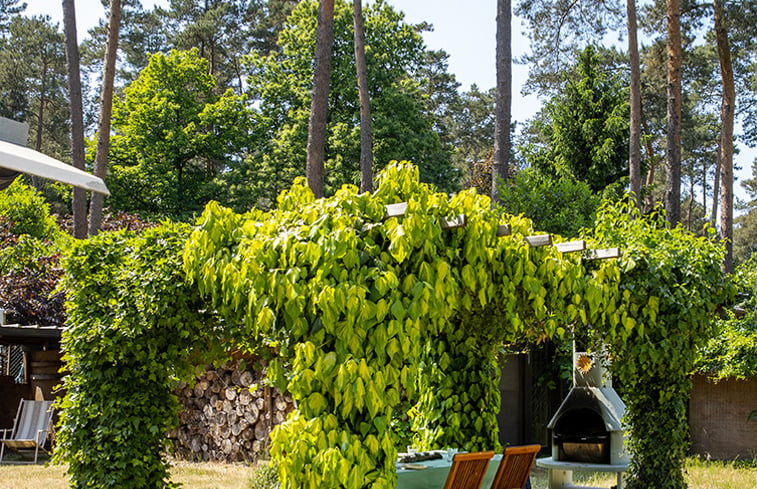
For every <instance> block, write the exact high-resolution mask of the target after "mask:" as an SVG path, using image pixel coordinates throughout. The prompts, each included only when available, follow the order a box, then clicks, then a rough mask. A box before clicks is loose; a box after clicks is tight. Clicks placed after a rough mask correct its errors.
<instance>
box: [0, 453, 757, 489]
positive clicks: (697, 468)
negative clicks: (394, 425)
mask: <svg viewBox="0 0 757 489" xmlns="http://www.w3.org/2000/svg"><path fill="white" fill-rule="evenodd" d="M686 467H687V481H688V483H689V488H690V489H745V488H752V487H757V460H755V461H751V462H741V463H730V462H702V461H699V460H696V459H690V460H689V461H688V462H687V466H686ZM64 472H65V470H64V468H63V467H60V466H47V467H46V466H43V465H0V489H39V488H45V489H68V481H67V478H66V477H65V475H64ZM254 472H255V469H254V468H252V467H250V466H247V465H243V464H219V463H192V462H176V463H175V464H174V468H173V470H172V471H171V473H172V476H173V481H174V482H180V483H182V484H183V487H184V488H185V489H262V488H256V487H253V482H252V481H253V475H254ZM531 480H532V483H533V487H534V489H547V488H548V483H547V471H546V470H544V469H539V468H535V469H534V472H533V473H532V479H531ZM574 483H577V484H581V485H585V486H595V487H611V486H612V485H614V484H615V479H614V477H613V476H608V475H606V474H593V475H592V474H578V473H574ZM266 489H267V488H266Z"/></svg>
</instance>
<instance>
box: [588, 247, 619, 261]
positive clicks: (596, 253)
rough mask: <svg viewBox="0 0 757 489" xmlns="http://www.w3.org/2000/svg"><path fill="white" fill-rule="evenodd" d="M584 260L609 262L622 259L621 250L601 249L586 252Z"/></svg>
mask: <svg viewBox="0 0 757 489" xmlns="http://www.w3.org/2000/svg"><path fill="white" fill-rule="evenodd" d="M584 258H586V259H587V260H608V259H610V258H620V248H600V249H598V250H586V253H585V254H584Z"/></svg>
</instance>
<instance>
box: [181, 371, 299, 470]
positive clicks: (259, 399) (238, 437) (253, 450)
mask: <svg viewBox="0 0 757 489" xmlns="http://www.w3.org/2000/svg"><path fill="white" fill-rule="evenodd" d="M263 378H264V374H263V373H260V372H255V371H250V370H243V371H240V370H239V368H238V366H237V364H236V363H229V364H227V365H225V366H223V367H221V368H219V369H214V368H212V367H208V368H207V369H206V371H205V374H204V375H201V376H200V377H199V378H198V379H197V381H196V382H195V383H194V385H191V384H185V383H182V384H180V385H179V386H178V388H177V390H176V394H177V396H178V398H179V404H180V405H181V408H180V412H179V426H178V427H177V428H175V429H173V430H171V431H170V432H169V433H168V437H169V438H170V439H171V440H172V441H173V444H174V447H175V453H176V456H178V457H181V458H185V459H188V460H204V461H208V460H214V461H224V462H240V461H253V460H258V459H260V458H267V450H268V444H269V435H270V433H271V431H272V430H273V427H274V426H276V425H277V424H279V423H282V422H283V421H284V420H285V419H286V415H287V414H288V413H289V412H290V411H292V410H293V409H294V405H293V402H292V398H291V397H290V396H289V395H286V394H282V393H281V392H280V391H279V390H278V389H275V388H271V387H267V386H265V385H263Z"/></svg>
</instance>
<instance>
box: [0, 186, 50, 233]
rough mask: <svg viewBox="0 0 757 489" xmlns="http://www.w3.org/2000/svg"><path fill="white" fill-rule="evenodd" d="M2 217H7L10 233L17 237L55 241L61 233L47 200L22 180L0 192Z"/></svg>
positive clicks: (0, 212)
mask: <svg viewBox="0 0 757 489" xmlns="http://www.w3.org/2000/svg"><path fill="white" fill-rule="evenodd" d="M0 216H5V218H6V219H7V220H8V223H9V225H10V229H9V230H10V232H11V233H12V234H15V235H17V236H20V235H22V234H28V235H30V236H33V237H35V238H40V239H49V240H55V239H56V238H57V236H58V234H59V232H60V231H59V230H58V226H57V224H56V222H55V218H53V217H52V216H51V215H50V206H49V205H48V204H47V202H45V199H44V198H43V197H42V196H41V195H40V194H39V193H38V192H37V191H36V190H35V189H33V188H31V187H28V186H26V185H24V184H23V183H22V182H21V180H20V179H16V181H14V182H13V183H12V184H11V185H10V187H8V188H7V189H5V190H4V191H2V192H0Z"/></svg>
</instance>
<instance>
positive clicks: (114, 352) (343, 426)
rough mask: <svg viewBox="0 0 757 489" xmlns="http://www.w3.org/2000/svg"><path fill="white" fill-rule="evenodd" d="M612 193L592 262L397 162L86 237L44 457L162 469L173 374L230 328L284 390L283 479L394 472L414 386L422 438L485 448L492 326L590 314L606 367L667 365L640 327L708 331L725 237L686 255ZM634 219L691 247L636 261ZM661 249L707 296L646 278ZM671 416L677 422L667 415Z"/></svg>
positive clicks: (664, 393) (156, 472)
mask: <svg viewBox="0 0 757 489" xmlns="http://www.w3.org/2000/svg"><path fill="white" fill-rule="evenodd" d="M399 203H404V204H406V205H402V206H398V205H397V204H399ZM400 207H401V209H400ZM613 212H614V213H615V214H613ZM624 212H625V211H623V212H622V211H620V210H613V209H612V208H608V210H606V212H605V217H604V218H605V219H607V222H605V223H604V225H605V226H606V227H605V228H601V227H600V231H601V232H600V233H598V234H597V236H598V237H599V238H600V240H601V243H599V244H600V245H602V246H611V245H617V244H618V243H623V246H624V250H625V249H626V248H628V249H629V250H630V253H628V252H626V254H624V258H623V260H621V262H620V263H617V262H616V261H601V262H598V261H595V262H592V265H590V266H586V265H585V264H584V263H582V260H581V257H580V255H578V254H568V253H563V252H562V251H560V248H558V247H552V246H543V247H534V246H532V244H534V241H533V238H532V236H533V235H534V234H536V233H535V232H534V230H533V229H532V227H531V224H530V221H528V220H527V219H524V218H522V217H515V216H508V215H503V214H501V213H499V212H497V211H496V210H492V209H491V206H490V201H489V199H488V198H487V197H483V196H479V195H476V193H475V191H473V190H468V191H464V192H461V193H459V194H457V195H454V196H448V195H446V194H442V193H437V192H435V191H434V189H433V188H432V187H430V186H428V185H426V184H423V183H421V182H420V181H419V179H418V171H417V168H415V167H414V166H412V165H410V164H408V163H397V164H391V165H389V166H388V167H387V169H386V170H385V171H384V172H383V173H382V174H381V176H380V177H379V183H378V188H377V190H376V191H375V192H374V193H372V194H367V193H364V194H359V193H358V190H357V189H356V188H355V187H353V186H345V187H343V188H342V189H341V190H340V191H338V192H337V194H336V195H335V196H334V197H331V198H326V199H318V200H316V199H314V198H313V196H312V194H311V193H310V191H309V190H308V189H307V187H306V185H305V183H304V181H297V182H295V184H294V186H293V187H292V188H291V189H290V190H289V191H286V192H284V193H282V194H281V196H280V197H279V199H278V207H277V208H276V209H274V210H272V211H270V212H262V211H251V212H249V213H247V214H243V215H238V214H234V213H233V212H231V211H230V210H228V209H224V208H221V207H220V206H218V205H216V204H209V205H208V207H207V208H206V210H205V213H204V214H203V216H202V218H201V220H200V222H199V224H198V226H197V227H196V228H195V229H193V230H190V229H189V228H188V227H185V226H178V225H170V224H166V225H164V226H163V227H161V228H158V229H155V230H151V231H148V232H146V233H144V234H142V235H139V236H132V235H129V234H127V233H117V234H114V235H105V236H102V237H98V238H96V239H93V240H90V241H88V242H84V243H80V244H78V245H77V246H76V247H75V249H74V250H73V251H72V252H71V254H70V256H69V258H68V259H67V262H66V266H67V270H68V271H67V278H66V283H65V286H66V288H67V290H68V292H69V294H70V298H71V302H70V305H69V315H70V320H69V329H68V331H67V333H66V335H65V337H64V347H65V350H66V358H67V361H68V366H69V369H70V371H71V374H70V376H69V377H68V379H67V381H66V386H67V388H68V396H67V398H66V400H65V401H64V407H65V410H64V413H63V416H62V421H61V430H60V437H59V440H60V441H59V449H58V453H57V455H56V459H57V460H61V461H67V462H68V463H69V471H70V473H71V476H72V482H73V484H74V486H75V487H163V485H164V484H165V481H166V480H167V465H166V461H165V459H164V458H163V455H162V449H163V448H164V447H165V443H166V442H165V438H164V436H163V434H164V432H165V430H166V429H167V428H169V427H170V426H171V424H172V423H174V422H175V419H176V407H177V403H176V400H175V398H174V397H173V394H172V391H171V386H172V382H173V381H175V380H176V379H182V380H188V379H191V373H192V365H193V364H196V363H198V362H207V361H210V360H213V359H215V360H219V359H223V358H224V354H225V352H226V351H228V350H229V349H230V348H231V347H232V346H234V347H242V348H246V349H249V350H251V351H255V352H257V353H258V354H262V355H265V356H267V357H269V358H270V364H269V368H268V375H269V378H270V380H271V381H272V382H274V383H275V384H276V385H278V386H279V387H281V388H282V389H285V390H287V391H289V392H290V393H291V395H292V397H293V398H294V399H295V400H296V402H297V406H298V409H297V410H296V411H295V412H294V413H292V414H291V415H290V417H289V418H288V419H287V421H286V422H285V423H283V424H282V425H280V426H279V427H277V429H276V430H275V431H274V432H273V434H272V443H271V455H272V457H273V459H274V460H275V462H276V464H277V467H278V470H279V476H280V481H281V485H282V487H292V488H331V487H333V488H340V487H345V488H351V489H358V488H363V487H372V488H391V487H394V485H395V483H396V474H395V458H396V453H397V447H396V433H395V431H393V428H392V418H393V415H394V414H395V413H396V410H397V409H398V408H399V407H400V405H401V402H402V399H403V398H406V399H410V400H413V401H414V402H416V405H415V407H414V408H413V410H414V412H415V413H416V414H415V418H414V429H415V437H416V442H417V443H418V444H419V445H421V446H423V447H428V448H435V447H444V446H458V447H461V448H464V449H467V450H479V449H490V448H494V447H496V446H497V429H496V421H495V415H496V414H497V412H498V410H499V399H498V393H497V389H496V386H497V382H496V379H497V370H496V368H495V367H496V365H495V356H496V350H497V347H498V346H499V345H501V344H502V343H503V342H505V341H512V340H517V339H525V338H537V337H550V336H553V335H563V334H565V328H566V327H567V325H571V326H572V327H575V328H580V327H581V325H585V324H590V323H591V324H593V325H595V327H594V329H593V331H594V332H595V333H597V336H598V337H601V339H602V340H604V341H605V342H607V343H608V345H610V348H611V351H612V354H613V355H614V357H615V360H616V364H618V363H619V360H620V361H621V363H622V362H624V361H628V362H634V365H636V366H635V367H634V368H630V367H624V368H621V369H619V370H618V372H619V373H621V374H622V375H629V376H631V377H633V376H636V377H635V378H642V377H643V376H644V375H646V372H645V371H644V369H645V368H650V367H651V366H652V365H657V364H660V363H662V364H664V363H666V362H660V358H659V357H657V355H658V354H659V353H658V352H659V351H661V346H660V344H652V343H650V342H651V341H652V340H653V339H654V340H655V341H656V338H657V335H658V333H659V331H666V330H667V331H669V327H670V324H672V323H671V322H670V321H672V320H676V321H678V326H677V327H678V328H679V329H680V330H682V331H683V332H684V333H685V334H683V338H684V339H680V338H677V337H674V335H669V334H668V333H662V334H663V336H665V338H663V342H665V341H667V342H668V343H669V345H667V346H665V347H664V348H674V349H679V350H680V349H681V348H683V347H685V346H687V345H693V344H696V342H697V341H698V338H701V337H703V336H706V333H707V327H706V323H707V321H706V315H707V314H709V313H711V312H712V310H713V309H714V307H715V305H716V304H719V303H720V302H721V301H722V299H723V298H724V297H725V296H726V295H727V293H728V290H729V289H728V288H727V287H726V286H725V282H724V280H723V277H722V275H721V274H720V273H719V268H717V255H718V253H719V252H720V251H719V248H718V247H717V246H716V245H714V244H712V243H710V242H708V241H701V242H700V241H697V243H696V246H695V247H696V249H697V250H698V251H697V252H696V253H698V255H696V256H695V254H693V253H692V252H691V251H690V248H691V247H692V246H694V243H692V242H691V239H695V238H691V239H689V238H687V237H686V236H685V235H684V234H683V233H679V234H675V235H672V236H671V237H666V235H664V233H662V234H661V232H658V231H656V230H652V227H654V226H652V225H648V224H644V223H643V222H642V221H643V220H642V219H637V220H633V219H628V218H627V217H624V216H625V214H624ZM637 217H638V216H637ZM610 219H614V220H615V221H614V222H613V223H610V222H609V221H610ZM637 221H638V222H637ZM463 223H464V224H465V225H462V224H463ZM644 226H647V227H646V228H645V227H644ZM649 226H652V227H649ZM624 229H625V230H626V232H625V234H624ZM634 229H636V230H637V231H638V232H637V234H638V236H636V237H637V238H639V239H640V240H641V238H643V237H644V236H647V235H648V236H654V239H656V240H657V243H656V245H657V249H658V250H659V249H660V247H662V248H664V246H665V243H668V242H669V241H670V240H671V239H672V240H674V241H675V240H683V241H682V242H681V244H682V246H683V247H682V248H681V249H680V250H679V251H681V252H683V253H684V254H685V255H686V256H685V257H684V258H685V259H686V260H688V259H691V258H692V257H694V258H695V260H694V261H693V262H689V263H688V264H687V265H685V266H684V263H683V262H682V261H670V263H669V264H667V265H666V264H664V263H661V262H659V261H658V260H649V259H647V258H644V259H642V258H641V257H649V253H648V250H646V251H645V249H644V248H645V247H647V248H648V247H649V245H650V243H649V242H642V243H640V244H638V246H637V245H634V246H630V247H629V246H628V239H629V238H630V237H632V235H633V232H634V231H633V230H634ZM655 229H656V228H655ZM653 231H654V232H653ZM667 232H673V233H676V231H670V230H668V231H667ZM644 233H646V234H644ZM686 240H688V241H686ZM529 241H531V244H529ZM642 241H643V240H642ZM568 248H569V247H567V248H566V247H563V248H562V249H563V250H567V249H568ZM658 252H659V251H658ZM644 260H646V261H644ZM686 260H684V261H686ZM666 267H673V268H674V269H675V270H673V271H672V272H671V273H673V274H674V275H675V274H679V273H680V274H681V275H678V276H676V277H668V278H670V279H687V280H689V279H692V277H697V276H699V277H701V279H700V282H701V283H685V284H682V283H681V282H680V281H679V284H682V285H681V286H680V288H681V290H682V291H684V292H685V293H687V294H689V293H690V292H691V288H692V287H699V286H702V285H703V286H708V287H710V290H711V291H712V292H711V294H710V295H709V296H706V295H705V294H700V295H699V296H697V297H694V298H693V299H692V298H691V297H689V298H687V302H686V306H685V310H684V309H682V307H683V304H684V302H683V301H682V297H678V296H675V297H673V296H671V297H660V296H659V295H658V296H654V295H650V294H654V293H656V292H657V291H658V290H662V289H664V288H665V287H669V286H670V285H671V283H669V282H659V283H656V284H651V285H653V286H652V287H651V288H650V287H646V288H643V286H648V285H650V283H651V282H649V281H648V282H647V283H644V284H642V283H641V282H642V281H643V280H645V279H649V277H652V276H654V275H655V274H657V273H659V272H661V271H664V270H665V269H666ZM682 267H683V268H686V267H688V268H687V269H686V270H682ZM691 267H693V268H691ZM713 267H714V268H713ZM651 272H653V273H651ZM700 272H701V273H700ZM629 274H630V275H629ZM627 277H629V278H627ZM668 299H671V302H670V303H668V302H666V301H667V300H668ZM676 301H678V302H676ZM674 316H675V317H674ZM682 320H683V321H684V322H685V321H688V323H686V325H684V324H683V323H682V322H681V321H682ZM669 336H670V337H669ZM699 341H701V340H699ZM645 342H646V343H645ZM687 342H688V343H687ZM645 345H646V346H645ZM679 359H681V358H679ZM682 360H685V357H684V358H682ZM660 368H661V369H663V370H664V365H661V366H660ZM685 368H686V362H685V361H680V362H677V363H675V368H674V369H672V370H673V371H674V372H675V373H676V374H677V375H679V377H683V378H685V377H686V374H684V373H683V371H684V370H685ZM669 370H670V369H669ZM650 372H651V370H650ZM655 373H657V372H655ZM662 373H663V374H664V372H662ZM668 373H669V372H668ZM631 377H628V379H631ZM667 377H668V380H670V379H669V377H670V376H669V375H668V376H667ZM676 378H677V377H676ZM628 379H626V378H625V377H624V378H623V379H622V380H624V381H626V382H629V380H628ZM629 385H630V384H629ZM634 385H635V386H636V387H638V386H642V385H643V383H639V384H634ZM680 385H681V384H680V383H678V384H675V387H676V388H677V387H680ZM460 386H465V389H461V388H460ZM641 391H643V393H644V395H645V396H648V395H652V396H654V397H655V398H656V400H654V401H651V402H652V403H653V404H654V408H656V409H660V410H665V409H667V401H669V400H671V399H674V398H675V399H679V398H681V393H680V392H678V391H671V390H670V389H669V388H664V387H661V390H659V391H655V392H650V391H649V389H646V390H644V389H643V388H642V389H641ZM685 394H686V393H685V392H684V393H683V395H684V396H685ZM637 397H638V396H637ZM642 397H643V396H642ZM645 399H646V398H645ZM639 402H641V403H646V404H644V405H643V406H640V407H641V408H642V409H644V410H648V409H649V408H650V406H651V404H648V403H647V401H645V400H643V399H642V401H639ZM655 403H656V404H655ZM636 406H637V403H635V401H634V400H633V399H632V400H631V402H630V403H629V411H630V412H631V415H630V416H629V422H630V423H631V428H632V430H633V431H632V435H633V436H632V440H637V439H638V438H639V436H642V437H643V438H644V440H645V441H644V442H643V443H642V444H639V442H633V441H632V443H631V446H630V448H631V452H632V455H633V456H634V464H633V465H632V475H633V476H634V477H636V478H637V479H638V480H639V481H641V482H640V483H639V484H640V485H638V486H636V487H646V486H642V485H641V484H643V482H644V481H645V480H653V479H650V476H655V474H647V473H646V472H645V471H646V470H647V469H646V467H647V464H648V463H649V461H648V460H646V459H645V457H646V454H648V453H651V452H654V453H655V455H660V451H661V450H664V448H661V447H659V446H658V447H653V446H650V445H648V444H647V442H648V441H650V442H653V441H654V440H653V438H654V437H655V436H658V439H659V436H660V434H658V433H654V432H652V431H644V424H643V420H642V419H640V418H635V417H634V409H636ZM654 408H653V409H654ZM666 414H667V415H668V418H666V419H670V423H669V424H668V425H665V426H666V429H668V430H670V429H673V432H674V434H675V433H676V431H675V428H676V426H678V425H677V424H676V423H679V422H680V421H681V420H680V419H679V417H678V415H679V412H678V411H675V412H674V413H666ZM640 427H641V428H642V429H641V430H639V428H640ZM679 431H680V430H679ZM668 433H670V431H669V432H668ZM634 443H636V444H634ZM677 446H678V445H676V447H677ZM676 447H673V449H675V450H678V448H676ZM638 449H643V450H645V451H646V452H645V454H639V453H637V450H638ZM650 451H651V452H650ZM682 453H683V452H681V457H682ZM674 455H675V457H672V458H671V457H668V459H669V460H670V462H669V463H668V462H665V461H662V462H660V461H656V462H655V465H654V466H655V470H656V471H658V474H657V475H659V471H665V473H666V474H668V475H674V471H675V470H678V471H679V473H680V462H681V460H679V459H677V458H676V457H678V455H679V454H678V452H675V453H674ZM639 459H644V460H645V462H644V464H643V465H640V464H635V461H636V460H639ZM676 464H678V465H677V466H676ZM657 480H659V479H657ZM672 480H676V479H675V478H673V479H672ZM680 480H681V481H682V480H683V479H682V477H680ZM632 483H633V480H632ZM632 487H633V486H632ZM660 487H677V486H674V485H665V486H660Z"/></svg>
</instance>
